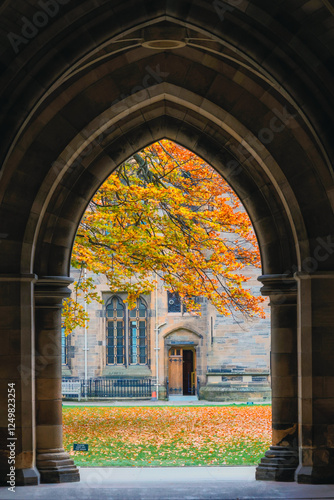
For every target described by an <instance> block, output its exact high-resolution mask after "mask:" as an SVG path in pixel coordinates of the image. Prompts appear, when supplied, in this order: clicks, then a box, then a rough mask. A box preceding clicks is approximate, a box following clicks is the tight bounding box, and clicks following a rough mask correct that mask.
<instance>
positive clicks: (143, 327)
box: [129, 299, 147, 365]
mask: <svg viewBox="0 0 334 500" xmlns="http://www.w3.org/2000/svg"><path fill="white" fill-rule="evenodd" d="M146 363H147V306H146V304H145V302H144V301H143V300H142V299H138V300H137V305H136V308H135V309H132V310H130V311H129V364H130V365H135V364H140V365H142V364H146Z"/></svg>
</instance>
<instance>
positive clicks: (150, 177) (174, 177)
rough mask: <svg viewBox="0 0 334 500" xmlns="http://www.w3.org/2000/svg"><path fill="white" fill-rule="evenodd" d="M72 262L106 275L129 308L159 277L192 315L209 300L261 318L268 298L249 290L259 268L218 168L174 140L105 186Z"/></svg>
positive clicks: (225, 310) (139, 157)
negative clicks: (250, 273) (253, 269)
mask: <svg viewBox="0 0 334 500" xmlns="http://www.w3.org/2000/svg"><path fill="white" fill-rule="evenodd" d="M72 263H73V265H74V266H76V267H81V266H86V267H87V269H89V270H91V271H93V272H94V273H102V274H104V275H105V276H106V277H107V279H108V283H109V287H110V290H111V291H112V292H118V291H120V290H122V291H124V292H127V293H128V303H129V307H130V308H133V307H134V306H135V302H136V299H137V298H138V296H139V295H141V294H144V293H150V292H152V291H153V290H154V288H155V283H156V281H155V279H154V278H155V277H157V276H159V277H160V278H161V279H162V280H163V282H164V285H165V288H166V289H168V290H170V291H173V292H178V293H179V295H180V296H181V298H182V299H183V300H184V302H185V303H186V305H187V310H188V311H190V312H193V313H196V312H198V310H199V308H200V306H199V305H198V304H197V303H196V302H195V301H194V297H196V296H204V297H206V298H207V299H208V300H209V301H210V302H211V303H212V304H213V305H214V306H215V307H216V308H217V310H218V311H219V313H220V314H224V315H227V314H230V313H231V311H233V310H239V311H242V312H244V313H246V314H248V315H250V316H252V315H255V314H260V315H262V316H263V311H262V309H261V307H260V303H261V302H262V300H263V299H262V298H261V297H254V296H252V295H251V293H250V292H249V291H248V290H247V289H245V288H244V286H243V284H244V283H245V282H246V281H247V278H245V277H244V276H243V275H242V274H241V272H240V271H241V270H242V268H244V267H245V266H247V265H256V266H259V263H260V256H259V250H258V247H257V243H256V239H255V236H254V233H253V230H252V225H251V222H250V220H249V218H248V216H247V214H246V212H245V211H244V210H243V209H242V206H241V203H240V201H239V199H238V198H237V197H236V196H235V194H234V192H233V190H232V189H231V188H230V186H229V185H228V184H227V183H226V182H225V181H224V180H223V179H222V177H221V176H220V175H219V174H218V173H217V172H216V171H215V170H214V169H213V168H212V167H210V166H209V165H208V164H207V163H205V162H204V161H203V160H202V159H201V158H199V157H198V156H196V155H195V154H194V153H192V152H190V151H188V150H187V149H185V148H183V147H181V146H179V145H177V144H175V143H174V142H171V141H167V140H163V141H160V142H158V143H154V144H153V145H151V146H149V147H147V148H146V149H144V150H143V151H141V153H140V154H135V155H133V157H131V158H130V159H129V160H128V161H127V162H125V163H124V164H123V165H121V166H120V167H119V169H117V170H116V171H115V172H114V173H113V174H112V175H111V176H110V177H109V178H108V179H107V180H106V181H105V183H104V184H103V185H102V187H101V188H100V189H99V191H98V192H97V193H96V195H95V197H94V198H93V200H92V201H91V203H90V205H89V208H88V210H87V211H86V213H85V215H84V217H83V219H82V222H81V224H80V227H79V230H78V234H77V237H76V240H75V245H74V249H73V262H72ZM70 311H71V305H68V306H67V309H66V314H65V317H66V315H69V314H70ZM76 316H80V314H79V315H78V311H76V312H75V313H74V314H73V315H72V323H73V318H74V319H75V317H76ZM65 325H66V319H65Z"/></svg>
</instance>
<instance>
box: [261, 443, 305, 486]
mask: <svg viewBox="0 0 334 500" xmlns="http://www.w3.org/2000/svg"><path fill="white" fill-rule="evenodd" d="M298 463H299V462H298V452H297V450H296V449H293V448H284V447H282V446H270V448H269V450H268V451H266V453H265V455H264V457H263V458H262V459H261V462H260V464H259V465H258V466H257V468H256V473H255V479H256V480H257V481H282V482H284V481H286V482H292V481H294V480H295V472H296V469H297V467H298Z"/></svg>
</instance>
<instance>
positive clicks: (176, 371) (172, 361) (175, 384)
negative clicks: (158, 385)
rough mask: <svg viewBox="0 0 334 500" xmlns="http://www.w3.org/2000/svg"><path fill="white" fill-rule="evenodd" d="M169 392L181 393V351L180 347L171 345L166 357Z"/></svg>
mask: <svg viewBox="0 0 334 500" xmlns="http://www.w3.org/2000/svg"><path fill="white" fill-rule="evenodd" d="M168 375H169V393H170V394H177V395H181V396H182V394H183V352H182V348H180V347H175V348H174V347H172V349H170V351H169V357H168Z"/></svg>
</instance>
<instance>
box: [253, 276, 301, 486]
mask: <svg viewBox="0 0 334 500" xmlns="http://www.w3.org/2000/svg"><path fill="white" fill-rule="evenodd" d="M259 281H261V282H262V283H263V285H264V286H263V287H262V288H261V293H262V295H269V297H270V307H271V388H272V431H273V436H272V446H271V447H270V449H269V450H268V451H267V452H266V453H265V456H264V458H262V460H261V463H260V464H259V465H258V467H257V469H256V479H258V480H268V481H294V475H295V471H296V468H297V466H298V394H297V390H298V385H297V283H296V281H295V279H293V278H287V277H286V276H284V275H267V276H260V278H259Z"/></svg>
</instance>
